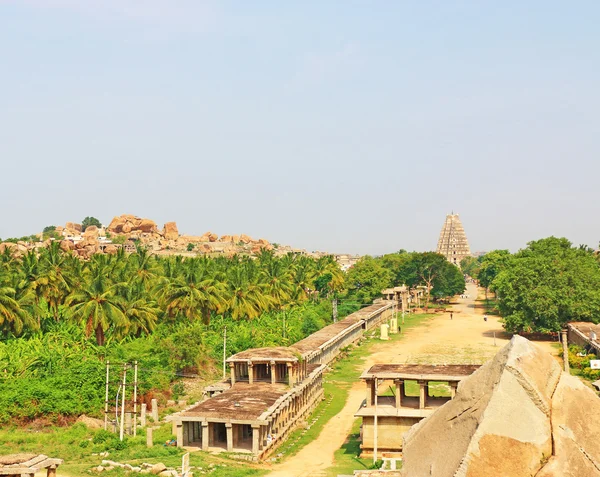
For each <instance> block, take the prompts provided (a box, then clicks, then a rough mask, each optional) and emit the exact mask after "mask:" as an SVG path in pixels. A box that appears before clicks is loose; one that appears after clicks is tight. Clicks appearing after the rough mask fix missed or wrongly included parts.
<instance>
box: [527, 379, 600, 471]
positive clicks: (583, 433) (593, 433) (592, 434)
mask: <svg viewBox="0 0 600 477" xmlns="http://www.w3.org/2000/svg"><path fill="white" fill-rule="evenodd" d="M552 435H553V438H554V455H553V456H552V457H550V459H549V460H548V462H547V463H546V465H545V466H544V467H543V468H542V470H541V471H540V472H539V473H538V474H536V477H554V476H558V475H560V476H561V477H579V476H583V475H585V476H589V477H592V476H596V477H597V476H600V399H598V397H597V396H596V394H595V393H594V391H592V390H591V389H589V388H588V387H587V386H585V385H584V384H583V383H582V382H581V381H580V380H579V379H577V378H576V377H574V376H569V375H567V374H566V373H563V374H562V376H561V378H560V381H559V382H558V386H557V387H556V391H554V395H553V396H552Z"/></svg>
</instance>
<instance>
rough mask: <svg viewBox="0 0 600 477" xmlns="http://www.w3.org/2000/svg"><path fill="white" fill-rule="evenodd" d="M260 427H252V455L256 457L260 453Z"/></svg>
mask: <svg viewBox="0 0 600 477" xmlns="http://www.w3.org/2000/svg"><path fill="white" fill-rule="evenodd" d="M259 444H260V426H252V453H253V454H254V455H258V452H259V451H260V445H259Z"/></svg>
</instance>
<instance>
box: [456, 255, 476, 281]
mask: <svg viewBox="0 0 600 477" xmlns="http://www.w3.org/2000/svg"><path fill="white" fill-rule="evenodd" d="M480 263H481V262H480V261H479V260H478V259H477V258H475V257H465V258H463V259H462V260H461V261H460V269H461V270H462V272H463V273H464V274H465V275H469V276H470V277H471V278H477V275H478V273H479V266H480Z"/></svg>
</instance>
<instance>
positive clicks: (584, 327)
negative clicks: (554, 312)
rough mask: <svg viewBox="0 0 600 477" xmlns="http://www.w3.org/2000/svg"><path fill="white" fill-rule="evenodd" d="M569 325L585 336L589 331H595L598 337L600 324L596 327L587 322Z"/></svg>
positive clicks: (574, 322) (575, 322)
mask: <svg viewBox="0 0 600 477" xmlns="http://www.w3.org/2000/svg"><path fill="white" fill-rule="evenodd" d="M569 325H571V326H572V327H573V328H575V329H576V330H577V331H581V332H582V333H583V334H586V335H587V334H588V333H589V332H590V331H595V332H596V334H597V335H600V324H598V325H596V324H594V323H590V322H587V321H572V322H571V323H569Z"/></svg>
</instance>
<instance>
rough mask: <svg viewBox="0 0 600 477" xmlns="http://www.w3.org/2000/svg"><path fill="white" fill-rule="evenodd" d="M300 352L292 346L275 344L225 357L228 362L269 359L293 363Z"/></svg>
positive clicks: (267, 360) (263, 360)
mask: <svg viewBox="0 0 600 477" xmlns="http://www.w3.org/2000/svg"><path fill="white" fill-rule="evenodd" d="M299 357H300V353H299V352H298V350H296V349H294V348H293V347H285V346H276V347H273V348H251V349H247V350H245V351H242V352H240V353H237V354H234V355H233V356H231V357H230V358H228V359H227V362H228V363H235V362H244V363H247V362H248V361H251V362H252V361H256V362H260V363H265V362H269V361H276V362H285V363H295V362H297V361H298V358H299Z"/></svg>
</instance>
